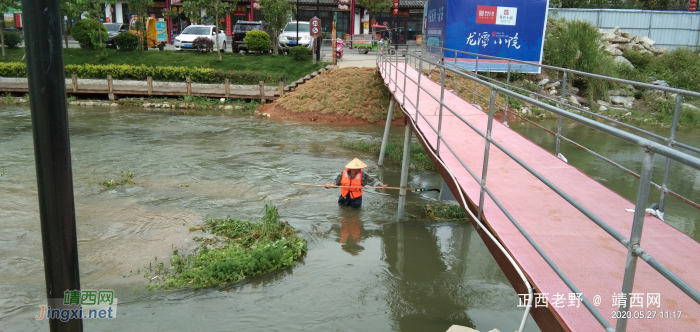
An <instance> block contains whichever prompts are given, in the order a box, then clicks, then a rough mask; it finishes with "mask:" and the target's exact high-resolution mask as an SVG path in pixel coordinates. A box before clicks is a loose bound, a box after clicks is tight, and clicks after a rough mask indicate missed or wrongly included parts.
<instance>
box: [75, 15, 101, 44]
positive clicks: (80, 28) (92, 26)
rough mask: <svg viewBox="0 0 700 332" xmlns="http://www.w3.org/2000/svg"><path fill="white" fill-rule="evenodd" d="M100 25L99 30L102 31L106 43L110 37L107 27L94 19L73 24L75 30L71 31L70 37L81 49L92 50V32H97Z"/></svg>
mask: <svg viewBox="0 0 700 332" xmlns="http://www.w3.org/2000/svg"><path fill="white" fill-rule="evenodd" d="M98 24H99V29H100V30H102V40H103V41H105V40H107V38H109V36H108V35H107V27H105V26H104V25H103V24H100V23H97V21H95V20H93V19H82V20H79V21H78V22H75V23H74V24H73V28H72V29H71V30H70V35H71V37H73V39H75V40H76V41H77V42H78V43H80V47H87V48H92V47H93V46H94V45H93V42H92V38H91V37H90V32H93V31H97V29H98Z"/></svg>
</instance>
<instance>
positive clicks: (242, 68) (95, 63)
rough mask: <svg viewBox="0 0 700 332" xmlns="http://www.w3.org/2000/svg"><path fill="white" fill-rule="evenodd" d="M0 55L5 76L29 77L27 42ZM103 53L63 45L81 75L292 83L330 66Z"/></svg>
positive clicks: (255, 58)
mask: <svg viewBox="0 0 700 332" xmlns="http://www.w3.org/2000/svg"><path fill="white" fill-rule="evenodd" d="M6 52H7V55H6V56H5V58H4V59H0V76H3V77H26V65H25V62H24V60H23V57H24V52H25V51H24V48H15V49H7V50H6ZM105 52H106V56H105V57H102V56H101V55H100V53H99V51H98V50H92V49H85V48H64V49H63V63H64V65H65V66H66V76H67V77H70V75H71V74H73V73H75V74H78V78H107V75H112V77H113V78H114V79H144V80H145V78H146V77H147V76H152V77H153V79H154V80H156V81H179V82H182V81H184V80H185V78H186V76H183V75H189V77H190V78H192V80H193V82H201V83H221V82H223V81H224V79H226V78H229V81H230V83H231V84H258V82H259V81H264V82H266V83H271V84H276V83H279V82H281V81H286V82H287V83H291V82H293V81H295V80H298V79H299V78H301V77H304V76H306V75H308V74H309V73H311V72H313V71H315V70H318V69H320V68H322V67H323V66H325V64H324V63H321V62H319V63H317V64H315V65H314V64H313V63H312V61H311V60H309V61H297V60H294V59H293V58H292V57H291V56H270V55H266V54H263V55H244V54H241V53H224V54H222V56H223V61H219V59H218V56H217V54H216V53H199V52H176V51H169V50H165V51H155V50H153V51H144V52H138V53H134V52H122V51H118V50H112V49H107V50H105Z"/></svg>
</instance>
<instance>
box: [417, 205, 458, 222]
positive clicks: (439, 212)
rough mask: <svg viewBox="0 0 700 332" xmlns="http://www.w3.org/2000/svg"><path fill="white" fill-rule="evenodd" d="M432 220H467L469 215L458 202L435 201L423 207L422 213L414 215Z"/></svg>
mask: <svg viewBox="0 0 700 332" xmlns="http://www.w3.org/2000/svg"><path fill="white" fill-rule="evenodd" d="M414 217H418V218H425V219H430V220H432V221H466V220H469V217H468V216H467V214H466V213H464V210H462V207H461V206H459V205H457V204H446V203H433V204H426V205H425V206H423V207H422V215H420V216H414Z"/></svg>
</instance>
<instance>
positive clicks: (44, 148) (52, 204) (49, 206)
mask: <svg viewBox="0 0 700 332" xmlns="http://www.w3.org/2000/svg"><path fill="white" fill-rule="evenodd" d="M22 11H23V12H24V18H25V22H24V29H25V32H26V39H25V47H26V54H27V78H28V81H29V101H30V105H31V115H32V132H33V136H34V156H35V163H36V177H37V189H38V193H39V216H40V220H41V239H42V246H43V252H44V276H45V278H46V297H47V300H48V305H50V306H52V307H54V305H55V307H54V308H60V307H61V306H62V305H63V301H62V300H63V295H64V294H63V293H64V292H65V291H66V290H79V289H80V272H79V269H78V241H77V237H76V230H75V205H74V200H73V176H72V171H71V159H70V158H71V157H70V138H69V135H68V134H69V133H68V111H67V108H66V84H65V79H64V73H63V50H62V49H61V47H60V45H61V23H60V22H61V15H60V9H59V4H58V0H23V1H22ZM56 45H58V46H59V47H56ZM49 329H50V331H53V332H56V331H82V330H83V321H82V319H81V318H78V319H70V320H68V321H66V322H61V321H60V320H59V319H50V320H49Z"/></svg>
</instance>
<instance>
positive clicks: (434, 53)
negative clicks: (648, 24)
mask: <svg viewBox="0 0 700 332" xmlns="http://www.w3.org/2000/svg"><path fill="white" fill-rule="evenodd" d="M422 51H423V55H424V58H425V59H429V60H432V61H433V62H437V63H439V64H444V65H445V66H447V67H450V68H452V69H453V70H455V71H462V70H464V69H465V68H466V69H468V73H469V74H471V75H472V76H474V77H477V78H480V79H482V80H484V81H488V82H490V83H493V84H496V85H499V86H501V87H505V88H506V89H509V90H511V91H514V92H518V93H519V94H527V95H530V96H533V97H534V98H535V99H538V100H541V101H544V102H546V103H550V104H552V103H554V104H557V105H559V108H562V109H570V110H573V111H576V112H580V113H582V114H585V115H587V116H590V117H593V118H597V119H600V120H602V121H605V122H608V123H611V124H614V125H616V126H620V127H622V128H625V129H627V130H629V131H631V132H634V133H637V134H638V135H640V136H642V137H645V138H649V139H652V140H655V141H658V142H663V144H666V145H668V146H669V147H671V148H673V147H678V148H681V149H683V150H685V151H690V152H694V153H700V147H698V146H693V145H690V144H686V143H683V142H679V141H677V140H676V133H677V130H678V125H679V124H678V122H679V118H680V114H681V105H682V101H683V99H684V97H692V98H700V93H698V92H694V91H688V90H682V89H676V88H671V87H667V86H661V85H654V84H649V83H642V82H636V81H630V80H625V79H620V78H616V77H609V76H603V75H597V74H592V73H587V72H581V71H577V70H571V69H567V68H560V67H554V66H548V65H538V64H533V63H530V62H524V61H518V60H513V59H508V58H500V57H493V56H487V55H482V54H476V53H469V52H463V51H458V50H454V49H448V48H444V47H438V46H426V47H425V48H423V50H422ZM450 55H451V56H452V57H451V58H450V57H448V56H450ZM467 57H470V58H472V59H473V60H474V65H473V66H472V65H471V64H470V63H463V62H462V63H460V62H458V59H465V58H467ZM480 59H481V60H482V62H483V60H499V61H504V62H507V66H508V67H507V68H508V70H507V76H506V81H505V83H504V82H501V81H498V80H496V79H494V78H491V77H488V76H487V75H483V74H480V73H479V60H480ZM431 66H432V65H430V64H428V72H429V73H431V72H432V70H433V69H432V67H431ZM519 66H532V67H540V68H542V69H547V70H549V71H550V72H552V71H553V72H556V74H555V75H554V76H556V77H557V81H553V82H552V83H556V82H560V83H561V89H560V91H559V93H560V96H559V98H556V96H552V95H546V94H543V93H540V92H539V91H530V90H527V89H525V88H523V87H520V86H516V85H514V84H513V83H512V82H511V73H515V72H517V71H516V70H517V68H518V67H519ZM460 67H461V68H460ZM511 69H514V70H511ZM482 73H483V71H482ZM550 75H551V73H550ZM574 75H580V76H585V77H589V78H592V79H596V80H602V81H607V82H611V83H617V84H621V85H631V86H633V87H636V88H640V89H646V90H647V91H651V92H652V93H661V94H664V95H665V94H669V95H670V96H673V95H675V96H674V97H673V98H674V99H675V102H674V110H673V117H672V122H671V125H670V128H671V130H670V133H669V135H668V136H662V135H659V134H657V133H654V132H651V131H649V130H646V129H644V128H639V127H636V126H633V125H630V124H628V123H625V122H623V121H620V120H617V119H614V118H612V117H610V116H606V115H603V114H600V113H596V112H594V111H593V110H592V109H593V108H594V107H595V105H592V106H594V107H591V109H587V108H585V107H584V106H582V105H574V104H572V103H571V102H570V100H569V99H568V98H567V97H566V96H567V94H568V95H569V96H572V95H573V94H570V93H569V90H570V88H568V85H569V84H568V82H569V81H570V80H571V79H572V77H573V76H574ZM453 78H454V80H453V82H451V83H452V86H453V91H455V93H457V94H459V92H458V89H457V87H458V86H459V87H461V88H463V89H465V90H471V88H472V87H465V86H462V85H461V84H460V83H458V81H457V75H453ZM560 78H561V79H560ZM446 84H448V85H450V84H449V83H446ZM477 85H478V84H477V82H474V86H473V92H472V96H473V103H474V104H476V103H478V102H479V101H480V100H482V101H488V97H486V96H483V95H481V94H479V93H478V91H477ZM542 90H544V89H543V88H541V89H540V91H542ZM510 98H511V97H510V95H507V94H506V95H505V103H504V105H499V104H498V103H496V105H495V106H496V107H497V108H498V109H500V110H502V111H504V112H505V116H504V120H503V124H505V125H506V126H508V112H509V111H511V115H513V116H515V117H518V118H520V119H521V120H524V121H526V122H528V123H530V124H532V125H534V126H536V127H538V128H540V129H542V130H543V131H544V132H546V133H548V134H550V135H552V136H555V137H556V148H555V154H556V155H557V156H558V157H560V158H563V159H565V157H564V156H563V155H561V141H562V140H563V141H566V142H568V143H570V144H572V145H574V146H576V147H578V148H580V149H582V150H584V151H586V152H588V153H590V154H592V155H593V156H595V157H597V158H599V159H601V160H603V161H605V162H607V163H609V164H611V165H613V166H615V167H617V168H619V169H620V170H622V171H624V172H625V173H627V174H629V175H631V176H634V177H636V178H638V179H639V178H640V174H637V173H635V172H634V171H632V170H630V169H628V168H626V167H625V166H623V165H621V164H619V163H617V162H615V161H613V160H611V159H610V158H607V157H605V156H603V155H601V154H599V153H597V152H595V151H593V150H592V149H589V148H587V147H585V146H584V145H583V144H581V143H578V142H575V141H573V140H572V139H570V138H567V137H566V136H564V135H563V134H562V124H563V121H562V120H563V118H564V117H563V116H562V115H559V116H558V120H559V122H558V125H557V131H556V132H553V131H551V130H549V129H547V128H545V127H544V126H542V125H540V124H538V123H536V122H533V121H531V120H529V119H527V118H526V117H523V116H521V115H520V114H518V113H517V112H512V109H511V108H510V100H509V99H510ZM670 175H671V159H669V158H666V166H665V168H664V176H663V180H662V183H661V184H657V183H655V182H653V181H652V182H651V185H653V186H654V187H655V188H656V189H658V190H659V191H660V192H661V195H660V197H659V203H658V208H657V209H656V214H657V216H658V217H659V218H660V219H661V220H664V218H665V212H666V198H667V197H666V196H667V195H671V196H673V197H675V198H677V199H679V200H680V201H682V202H684V203H686V204H688V205H689V206H692V207H693V208H695V209H698V210H700V203H698V202H694V201H693V200H691V199H690V198H687V197H683V196H682V195H681V194H679V193H677V192H675V191H673V190H671V189H670V188H669V184H668V181H669V178H670Z"/></svg>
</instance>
